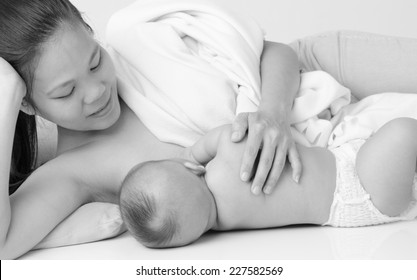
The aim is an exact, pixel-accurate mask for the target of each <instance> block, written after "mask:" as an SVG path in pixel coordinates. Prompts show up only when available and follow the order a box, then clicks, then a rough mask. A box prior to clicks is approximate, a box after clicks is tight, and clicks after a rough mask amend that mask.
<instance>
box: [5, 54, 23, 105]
mask: <svg viewBox="0 0 417 280" xmlns="http://www.w3.org/2000/svg"><path fill="white" fill-rule="evenodd" d="M25 94H26V85H25V83H24V81H23V79H22V78H21V77H20V76H19V74H18V73H17V72H16V70H14V68H13V67H12V66H11V65H10V64H9V63H8V62H7V61H6V60H4V59H3V58H1V57H0V95H1V99H2V102H1V103H2V104H4V105H5V106H18V108H20V105H21V103H22V99H23V97H24V96H25Z"/></svg>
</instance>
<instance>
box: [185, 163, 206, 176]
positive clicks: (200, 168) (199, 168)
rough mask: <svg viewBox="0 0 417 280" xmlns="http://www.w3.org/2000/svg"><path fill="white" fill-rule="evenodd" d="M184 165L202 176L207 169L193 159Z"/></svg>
mask: <svg viewBox="0 0 417 280" xmlns="http://www.w3.org/2000/svg"><path fill="white" fill-rule="evenodd" d="M184 166H185V167H186V168H187V169H188V170H190V171H191V172H193V173H194V174H195V175H197V176H201V175H203V174H204V173H206V169H205V168H204V166H202V165H199V164H195V163H194V162H191V161H186V162H184Z"/></svg>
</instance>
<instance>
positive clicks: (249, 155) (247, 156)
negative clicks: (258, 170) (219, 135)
mask: <svg viewBox="0 0 417 280" xmlns="http://www.w3.org/2000/svg"><path fill="white" fill-rule="evenodd" d="M261 143H262V137H261V136H260V134H257V133H255V132H254V133H252V132H249V134H248V140H247V142H246V145H245V151H244V152H243V157H242V165H241V168H240V177H241V179H242V180H243V181H248V180H249V179H250V174H251V173H252V169H253V165H254V163H255V160H256V157H257V155H258V152H259V149H260V147H261Z"/></svg>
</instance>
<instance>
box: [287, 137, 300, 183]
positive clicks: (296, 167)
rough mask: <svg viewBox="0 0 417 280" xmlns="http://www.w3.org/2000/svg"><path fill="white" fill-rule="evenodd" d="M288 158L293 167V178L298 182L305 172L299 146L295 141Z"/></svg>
mask: <svg viewBox="0 0 417 280" xmlns="http://www.w3.org/2000/svg"><path fill="white" fill-rule="evenodd" d="M288 160H289V161H290V163H291V167H292V178H293V180H294V181H295V182H296V183H298V182H299V181H300V178H301V174H302V172H303V163H302V162H301V158H300V154H299V153H298V149H297V146H296V145H295V143H293V145H292V146H291V147H290V149H289V150H288Z"/></svg>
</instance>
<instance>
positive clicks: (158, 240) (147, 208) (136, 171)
mask: <svg viewBox="0 0 417 280" xmlns="http://www.w3.org/2000/svg"><path fill="white" fill-rule="evenodd" d="M153 163H154V162H145V163H141V164H139V165H137V166H135V167H134V168H132V169H131V170H130V171H129V173H128V175H127V176H126V178H125V179H124V181H123V183H122V187H121V190H120V212H121V216H122V219H123V221H124V223H125V224H126V227H127V229H128V230H129V232H130V233H131V234H132V235H133V237H134V238H135V239H136V240H138V241H139V242H140V243H142V244H143V245H145V246H147V247H153V248H158V247H161V246H164V245H166V244H169V242H170V241H171V240H172V238H173V237H174V235H175V233H176V231H177V223H176V221H175V213H174V212H167V213H160V212H161V211H159V210H158V205H157V203H156V200H155V197H154V196H153V195H152V194H150V193H148V192H146V189H148V188H152V186H151V185H150V184H151V181H152V179H150V180H149V178H148V177H149V170H148V167H150V168H151V169H152V168H153V167H152V165H153ZM151 177H152V176H151ZM164 247H165V246H164Z"/></svg>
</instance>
